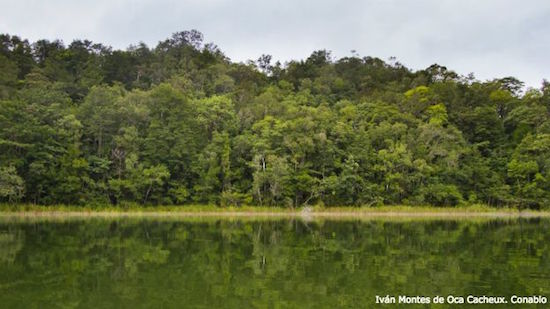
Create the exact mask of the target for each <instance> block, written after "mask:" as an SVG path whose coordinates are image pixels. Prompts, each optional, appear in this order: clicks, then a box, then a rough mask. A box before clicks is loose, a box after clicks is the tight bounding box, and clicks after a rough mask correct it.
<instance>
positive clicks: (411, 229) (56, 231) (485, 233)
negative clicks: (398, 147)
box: [0, 219, 550, 308]
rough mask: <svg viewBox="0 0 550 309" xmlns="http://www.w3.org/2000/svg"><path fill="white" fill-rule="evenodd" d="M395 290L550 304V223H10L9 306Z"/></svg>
mask: <svg viewBox="0 0 550 309" xmlns="http://www.w3.org/2000/svg"><path fill="white" fill-rule="evenodd" d="M386 294H390V295H400V294H405V295H413V296H414V295H424V296H430V297H433V296H436V295H443V296H446V295H449V294H453V295H463V296H466V295H468V294H475V295H501V296H506V297H509V296H511V295H513V294H516V295H545V296H546V297H550V221H548V220H543V219H530V220H508V221H481V222H480V221H468V220H460V221H448V220H438V221H433V220H428V221H427V220H414V221H384V220H371V221H330V220H325V221H309V222H307V221H300V220H275V221H266V220H245V221H241V220H214V219H211V220H207V221H200V220H199V221H197V220H191V221H185V220H160V221H159V220H158V219H157V220H155V219H113V220H106V219H87V220H67V221H64V222H63V221H57V222H56V221H51V220H50V221H40V220H38V221H32V222H22V221H20V220H18V221H13V220H6V219H4V220H3V221H1V222H0V307H1V308H342V307H344V308H377V307H380V306H382V305H377V304H375V295H386ZM394 306H395V305H385V307H387V308H390V307H394ZM445 306H447V305H443V306H439V307H445ZM406 307H407V308H413V307H415V306H406ZM426 307H427V306H426ZM435 307H438V306H437V305H436V306H435ZM476 307H483V306H476ZM497 307H498V306H497ZM504 307H508V306H503V308H504ZM522 307H526V308H537V306H536V305H530V306H526V305H517V306H514V308H522ZM538 307H542V306H538ZM455 308H457V307H455Z"/></svg>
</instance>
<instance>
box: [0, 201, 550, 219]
mask: <svg viewBox="0 0 550 309" xmlns="http://www.w3.org/2000/svg"><path fill="white" fill-rule="evenodd" d="M0 214H2V215H4V216H9V215H21V216H52V215H53V216H63V215H67V216H118V215H120V216H158V217H161V216H213V217H215V216H270V217H271V216H274V217H285V216H300V217H360V216H380V217H384V216H392V217H393V216H403V217H417V216H432V217H447V216H448V217H459V216H468V217H470V216H472V217H473V216H478V217H493V216H496V217H499V216H501V217H510V216H512V217H514V216H545V217H546V216H548V217H550V212H549V211H534V210H522V211H520V210H518V209H517V208H494V207H489V206H486V205H468V206H460V207H452V208H451V207H433V206H405V205H392V206H376V207H366V206H365V207H315V206H314V207H305V208H294V209H292V208H283V207H258V206H241V207H219V206H214V205H185V206H176V205H173V206H141V205H125V206H118V207H116V206H112V205H88V206H76V205H49V206H43V205H33V204H0Z"/></svg>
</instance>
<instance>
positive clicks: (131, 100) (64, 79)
mask: <svg viewBox="0 0 550 309" xmlns="http://www.w3.org/2000/svg"><path fill="white" fill-rule="evenodd" d="M510 73H512V74H513V72H510ZM0 202H10V203H11V202H13V203H15V202H23V203H37V204H56V203H61V204H107V203H108V204H117V205H118V204H124V203H140V204H147V205H149V204H152V205H158V204H219V205H242V204H249V205H262V206H271V205H279V206H286V207H297V206H303V205H325V206H333V205H338V206H344V205H357V206H360V205H377V204H409V205H437V206H454V205H459V204H462V203H483V204H489V205H492V206H497V207H499V206H506V205H514V206H520V207H530V208H544V207H545V206H548V205H549V203H550V83H547V82H543V83H542V86H541V87H540V89H529V90H524V89H523V84H522V83H521V82H520V81H518V80H517V79H515V78H513V77H508V78H502V79H495V80H492V81H485V82H481V81H478V80H476V79H475V78H474V77H473V76H471V75H470V76H459V75H458V74H456V73H455V72H453V71H451V70H449V69H447V68H446V67H444V66H440V65H432V66H430V67H428V68H426V69H424V70H418V71H414V70H411V69H408V68H406V67H404V66H403V65H401V64H400V63H398V62H396V61H395V60H394V59H390V60H389V61H388V62H385V61H383V60H381V59H378V58H372V57H359V56H357V55H352V56H350V57H344V58H341V59H333V58H332V57H331V55H330V53H329V52H327V51H325V50H320V51H315V52H313V53H312V54H311V56H309V57H308V58H307V59H305V60H301V61H291V62H289V63H285V64H280V63H272V61H271V57H270V56H268V55H264V56H262V57H260V59H258V60H257V61H249V62H248V63H235V62H232V61H230V60H229V59H228V58H227V57H226V56H225V55H224V54H223V52H222V51H221V50H220V49H219V48H218V47H217V46H215V45H214V44H211V43H209V44H205V43H204V42H203V36H202V34H201V33H199V32H198V31H194V30H192V31H184V32H179V33H175V34H174V35H173V36H172V37H171V38H169V39H167V40H164V41H161V42H159V43H158V45H157V46H156V47H153V48H150V47H148V46H146V45H145V44H143V43H141V44H138V45H135V46H131V47H130V48H128V49H127V50H124V51H123V50H113V49H112V48H110V47H107V46H105V45H102V44H96V43H92V42H90V41H82V40H77V41H73V42H72V43H70V44H69V45H65V44H63V43H62V42H61V41H47V40H40V41H36V42H32V43H31V42H29V41H27V40H24V39H21V38H19V37H17V36H12V35H0Z"/></svg>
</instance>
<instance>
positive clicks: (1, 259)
mask: <svg viewBox="0 0 550 309" xmlns="http://www.w3.org/2000/svg"><path fill="white" fill-rule="evenodd" d="M22 247H23V235H22V234H21V231H19V230H15V231H5V232H4V231H0V248H1V249H0V264H2V265H3V264H13V262H14V261H15V256H16V255H17V252H19V250H21V248H22Z"/></svg>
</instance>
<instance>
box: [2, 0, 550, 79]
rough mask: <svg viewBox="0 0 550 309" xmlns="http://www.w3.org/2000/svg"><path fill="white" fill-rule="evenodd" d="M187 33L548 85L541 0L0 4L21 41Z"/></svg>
mask: <svg viewBox="0 0 550 309" xmlns="http://www.w3.org/2000/svg"><path fill="white" fill-rule="evenodd" d="M190 29H197V30H199V31H201V32H202V33H203V34H204V36H205V41H207V42H214V43H215V44H217V45H218V46H219V47H220V48H221V50H222V51H223V52H224V53H225V54H226V55H227V56H228V57H230V58H231V59H232V60H234V61H246V60H248V59H257V58H258V57H259V56H260V55H261V54H264V53H265V54H271V55H273V57H274V59H276V60H280V61H281V62H284V61H287V60H291V59H304V58H306V57H307V56H309V55H310V54H311V52H312V51H314V50H318V49H327V50H330V51H332V54H333V55H334V56H335V57H338V58H339V57H343V56H349V55H351V52H350V51H351V50H356V51H357V52H358V53H359V54H360V55H361V56H375V57H380V58H382V59H384V60H386V59H388V58H389V57H390V56H395V57H396V58H397V60H398V61H399V62H401V63H403V64H404V65H406V66H407V67H410V68H413V69H422V68H425V67H428V66H429V65H431V64H433V63H438V64H441V65H445V66H447V67H448V68H449V69H453V70H455V71H456V72H458V73H459V74H463V75H466V74H468V73H470V72H473V73H474V74H475V76H476V77H477V78H478V79H481V80H485V79H492V78H495V77H505V76H515V77H517V78H519V79H521V80H523V81H524V82H525V83H526V85H527V86H532V87H537V88H538V87H539V86H540V84H541V81H542V79H543V78H547V79H550V1H549V0H522V1H508V0H363V1H361V0H354V1H343V0H341V1H330V0H311V1H310V0H306V1H299V0H277V1H260V0H257V1H253V0H252V1H251V0H236V1H228V0H190V1H172V0H142V1H139V0H136V1H130V0H121V1H118V0H94V1H77V0H49V1H31V0H17V1H15V0H12V1H6V0H0V32H3V33H9V34H16V35H19V36H21V37H23V38H28V39H29V40H31V41H34V40H37V39H42V38H46V39H50V40H51V39H56V38H60V39H62V40H63V41H64V42H65V43H70V42H71V41H72V40H73V39H77V38H78V39H90V40H92V41H94V42H100V43H104V44H106V45H110V46H113V47H114V48H121V49H125V48H126V47H128V45H130V44H136V43H138V42H140V41H143V42H145V43H147V44H148V45H149V46H155V45H156V44H157V43H158V41H160V40H163V39H165V38H167V37H169V36H170V35H171V34H172V33H174V32H177V31H182V30H190Z"/></svg>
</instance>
